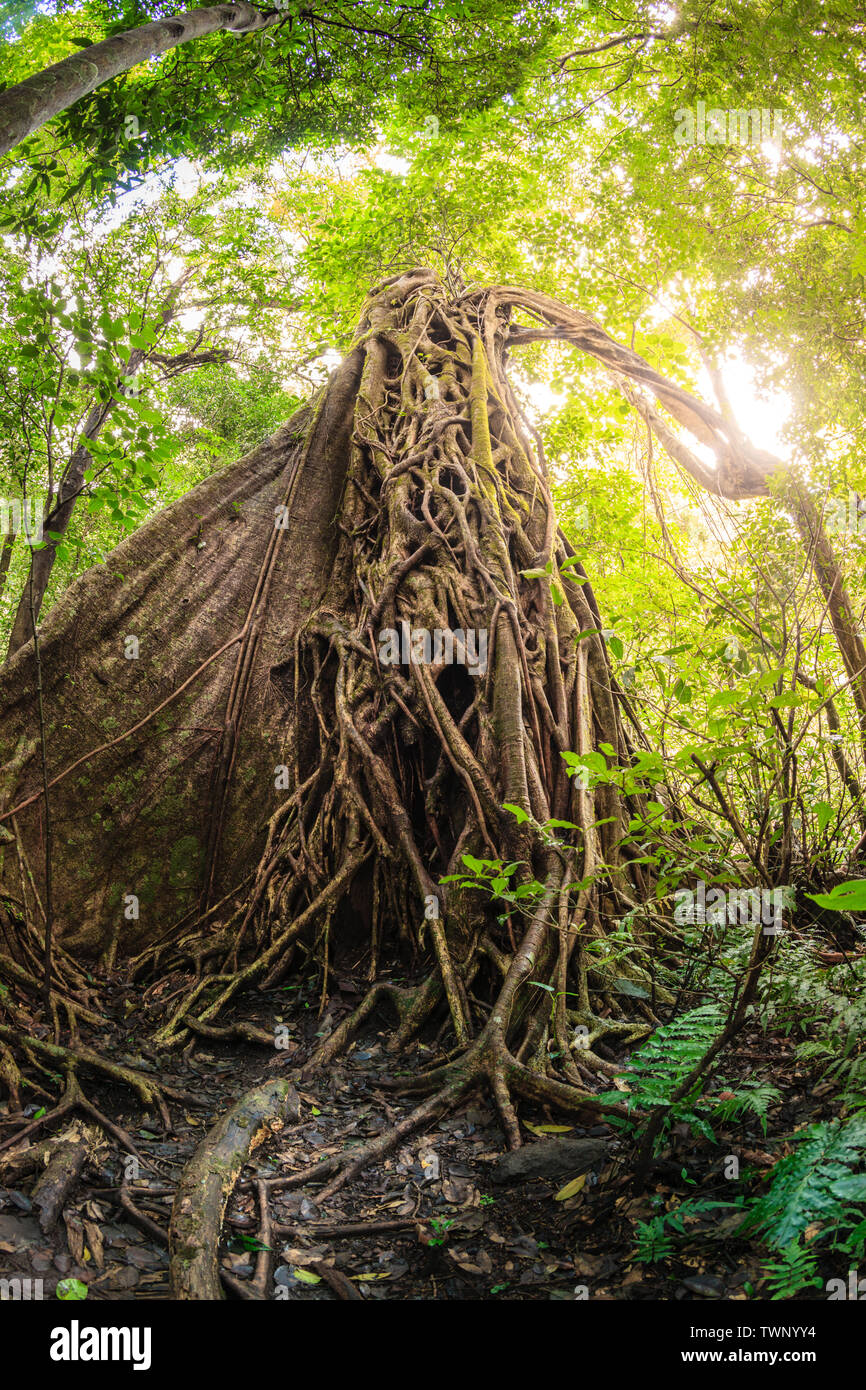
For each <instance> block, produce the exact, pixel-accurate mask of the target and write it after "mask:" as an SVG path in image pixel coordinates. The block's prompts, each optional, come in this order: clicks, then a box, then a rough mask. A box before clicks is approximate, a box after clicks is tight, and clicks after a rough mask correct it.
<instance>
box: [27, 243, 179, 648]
mask: <svg viewBox="0 0 866 1390" xmlns="http://www.w3.org/2000/svg"><path fill="white" fill-rule="evenodd" d="M189 278H190V271H188V270H185V271H183V273H182V274H181V275H179V276H178V278H177V279H176V280H173V281H172V284H171V287H170V289H169V291H168V294H167V295H166V297H165V301H164V303H163V308H162V313H161V315H160V319H161V323H162V327H163V328H167V327H168V325H169V324H170V323H171V322H172V320H173V319H174V317H175V315H176V314H177V301H178V296H179V294H180V292H181V290H182V288H183V286H184V285H185V284H186V282H187V281H188V280H189ZM151 352H152V349H151V350H148V351H145V350H144V349H142V348H133V349H132V351H131V352H130V354H129V358H128V359H127V361H126V362H125V363H124V365H123V368H122V370H121V374H120V375H121V380H123V381H128V380H129V378H130V377H133V376H135V373H136V372H137V371H138V369H139V367H140V366H141V365H142V364H143V363H144V362H145V361H147V359H148V358H149V357H150V356H151ZM113 408H114V401H113V400H109V401H100V402H98V403H97V404H96V405H93V406H91V408H90V411H89V412H88V415H87V419H86V420H85V422H84V427H83V429H82V431H81V438H82V440H90V441H92V440H94V439H98V438H99V435H100V434H101V433H102V430H103V429H104V427H105V424H106V422H107V421H108V419H109V417H110V416H111V412H112V410H113ZM92 462H93V460H92V458H91V456H90V451H89V449H88V448H87V445H86V444H84V443H81V444H79V445H78V446H77V448H76V449H75V450H74V452H73V454H72V457H71V458H70V460H69V463H68V464H67V466H66V469H65V470H64V473H63V477H62V478H61V480H60V484H59V486H58V489H57V499H56V501H55V502H54V504H53V506H52V505H51V499H49V502H48V504H47V509H46V513H45V516H44V519H43V531H44V532H46V533H47V532H51V535H48V534H46V535H45V539H44V544H43V545H42V546H41V548H40V549H39V550H34V552H33V557H32V564H31V568H30V575H29V577H28V580H27V583H26V584H25V587H24V591H23V592H22V594H21V597H20V599H19V600H18V608H17V609H16V612H15V621H14V622H13V624H12V632H11V635H10V637H9V650H8V652H7V657H11V656H14V654H15V652H17V650H18V648H19V647H23V646H24V643H25V642H29V641H30V638H31V637H32V636H33V619H34V618H38V617H39V613H40V610H41V608H42V603H43V600H44V598H45V593H46V590H47V588H48V583H49V580H50V579H51V571H52V570H53V568H54V561H55V560H56V559H57V547H58V545H59V543H60V541H61V540H62V539H63V537H64V536H65V535H66V532H67V530H68V528H69V523H70V521H71V520H72V513H73V511H74V510H75V503H76V502H77V500H78V498H79V497H80V496H81V492H82V489H83V487H84V474H85V472H86V471H87V469H88V468H89V467H90V464H91V463H92ZM7 564H8V562H7Z"/></svg>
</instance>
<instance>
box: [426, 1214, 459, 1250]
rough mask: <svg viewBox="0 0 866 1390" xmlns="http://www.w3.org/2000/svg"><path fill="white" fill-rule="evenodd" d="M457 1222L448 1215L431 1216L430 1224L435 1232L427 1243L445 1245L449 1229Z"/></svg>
mask: <svg viewBox="0 0 866 1390" xmlns="http://www.w3.org/2000/svg"><path fill="white" fill-rule="evenodd" d="M455 1224H456V1223H455V1222H454V1221H453V1220H450V1219H449V1218H448V1217H447V1216H432V1217H431V1218H430V1225H431V1227H432V1228H433V1232H434V1234H433V1235H432V1236H431V1237H429V1238H428V1241H427V1244H428V1245H444V1244H445V1238H446V1236H447V1233H448V1231H449V1230H450V1229H451V1227H452V1226H453V1225H455Z"/></svg>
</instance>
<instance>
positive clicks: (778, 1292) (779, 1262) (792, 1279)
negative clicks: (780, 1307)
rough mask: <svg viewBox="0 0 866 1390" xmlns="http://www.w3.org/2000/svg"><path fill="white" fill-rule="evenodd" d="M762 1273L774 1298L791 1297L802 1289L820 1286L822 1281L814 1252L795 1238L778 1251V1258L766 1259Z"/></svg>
mask: <svg viewBox="0 0 866 1390" xmlns="http://www.w3.org/2000/svg"><path fill="white" fill-rule="evenodd" d="M764 1274H765V1275H766V1282H767V1288H768V1290H769V1291H770V1297H771V1298H772V1299H774V1300H778V1299H782V1298H793V1297H794V1295H795V1294H797V1293H800V1292H801V1290H802V1289H809V1288H820V1287H821V1285H822V1283H823V1280H822V1279H821V1278H820V1276H819V1274H818V1266H817V1263H816V1260H815V1256H814V1254H813V1253H812V1251H811V1250H809V1249H807V1247H806V1246H805V1245H801V1244H800V1242H799V1241H796V1240H794V1241H791V1244H790V1245H786V1246H785V1248H784V1249H783V1250H781V1251H780V1252H779V1258H778V1259H776V1260H767V1261H766V1263H765V1264H764Z"/></svg>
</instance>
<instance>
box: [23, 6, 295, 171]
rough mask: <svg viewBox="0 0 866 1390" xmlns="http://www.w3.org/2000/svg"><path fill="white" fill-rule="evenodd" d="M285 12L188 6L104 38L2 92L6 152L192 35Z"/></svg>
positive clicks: (259, 22)
mask: <svg viewBox="0 0 866 1390" xmlns="http://www.w3.org/2000/svg"><path fill="white" fill-rule="evenodd" d="M282 18H283V15H282V14H281V13H280V12H279V11H276V12H274V13H273V14H262V13H261V11H260V10H257V9H255V8H254V7H253V6H252V5H250V4H248V3H247V0H235V2H234V3H232V4H227V5H213V6H211V7H210V8H207V9H205V8H196V9H194V10H187V11H186V12H185V13H183V14H179V15H173V16H171V17H170V18H167V19H159V20H156V21H155V22H154V23H152V24H142V25H141V27H140V28H138V29H129V30H127V32H126V33H124V34H116V35H115V36H114V37H113V38H110V39H103V41H102V42H101V43H95V44H92V45H91V46H90V48H87V49H85V50H83V51H82V52H79V53H73V54H72V55H71V56H70V57H69V58H63V59H62V60H61V61H60V62H59V63H53V64H52V66H51V67H49V68H43V70H42V71H41V72H37V73H34V74H33V76H32V77H27V78H25V80H24V81H23V82H19V83H18V84H17V85H16V86H14V87H10V88H9V89H8V91H5V92H2V93H0V155H2V154H7V153H8V151H9V150H11V149H14V147H15V146H16V145H17V144H19V143H20V141H22V140H25V139H26V138H27V136H28V135H32V134H33V132H34V131H36V130H38V129H39V128H40V126H43V125H44V124H45V122H46V121H50V120H51V118H52V117H53V116H57V115H59V114H60V112H61V111H65V110H66V109H67V107H69V106H72V105H73V103H74V102H76V101H79V100H80V99H81V98H82V97H85V96H87V95H88V93H89V92H92V91H93V90H94V89H95V88H96V87H99V86H101V85H102V83H103V82H108V81H110V79H111V78H112V77H118V76H119V75H120V73H122V72H128V71H129V69H130V68H134V67H136V66H137V65H138V64H139V63H145V62H147V60H148V59H149V58H156V57H158V56H159V55H160V54H162V53H167V52H168V51H169V50H170V49H172V48H177V47H178V45H180V44H182V43H189V42H190V41H191V40H192V39H201V38H204V37H206V35H208V34H217V33H220V32H221V31H223V30H226V31H233V32H235V33H253V32H255V31H257V30H260V29H267V28H269V27H270V26H271V25H274V24H278V23H279V22H280V20H281V19H282Z"/></svg>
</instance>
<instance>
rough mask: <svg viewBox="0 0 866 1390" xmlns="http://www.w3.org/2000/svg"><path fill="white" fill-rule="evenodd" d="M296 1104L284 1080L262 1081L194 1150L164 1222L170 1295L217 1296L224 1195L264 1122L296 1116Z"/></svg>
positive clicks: (287, 1083)
mask: <svg viewBox="0 0 866 1390" xmlns="http://www.w3.org/2000/svg"><path fill="white" fill-rule="evenodd" d="M299 1108H300V1102H299V1100H298V1096H297V1093H296V1091H295V1090H294V1088H293V1086H292V1085H291V1083H290V1082H288V1081H285V1080H277V1081H268V1082H266V1083H265V1084H264V1085H262V1086H259V1087H257V1088H256V1089H255V1090H253V1091H250V1092H248V1093H247V1094H246V1095H245V1096H243V1097H242V1098H241V1099H240V1100H239V1101H238V1102H237V1103H236V1104H235V1105H233V1106H232V1108H231V1110H229V1111H228V1113H227V1114H226V1115H224V1116H223V1117H222V1119H221V1120H219V1121H218V1122H217V1124H215V1125H214V1126H213V1128H212V1129H211V1130H210V1131H209V1132H208V1134H207V1135H206V1136H205V1138H204V1139H203V1140H202V1142H201V1144H200V1145H199V1147H198V1148H197V1149H196V1152H195V1154H194V1155H193V1157H192V1158H191V1160H190V1161H189V1163H188V1164H187V1165H186V1167H185V1168H184V1170H183V1173H182V1175H181V1179H180V1182H179V1184H178V1188H177V1193H176V1195H175V1199H174V1205H173V1207H172V1212H171V1221H170V1224H169V1251H170V1255H171V1259H170V1266H169V1270H170V1277H171V1287H172V1296H173V1297H174V1298H176V1299H220V1298H222V1293H221V1290H220V1270H219V1266H218V1262H217V1257H218V1250H219V1239H220V1231H221V1229H222V1220H223V1215H224V1213H225V1208H226V1204H227V1202H228V1199H229V1197H230V1196H231V1193H232V1190H233V1188H234V1185H235V1183H236V1181H237V1179H238V1175H239V1174H240V1171H241V1169H242V1167H243V1165H244V1164H245V1163H246V1162H247V1160H248V1158H249V1156H250V1153H251V1151H252V1150H253V1149H254V1148H255V1147H256V1145H257V1144H258V1143H260V1142H261V1139H262V1138H263V1130H264V1128H265V1126H266V1125H267V1123H268V1122H269V1121H271V1120H275V1119H282V1118H283V1117H292V1118H297V1116H298V1113H299ZM266 1243H267V1242H266ZM249 1292H250V1291H249V1290H248V1289H247V1290H246V1293H247V1294H249ZM253 1296H255V1295H254V1294H253Z"/></svg>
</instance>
